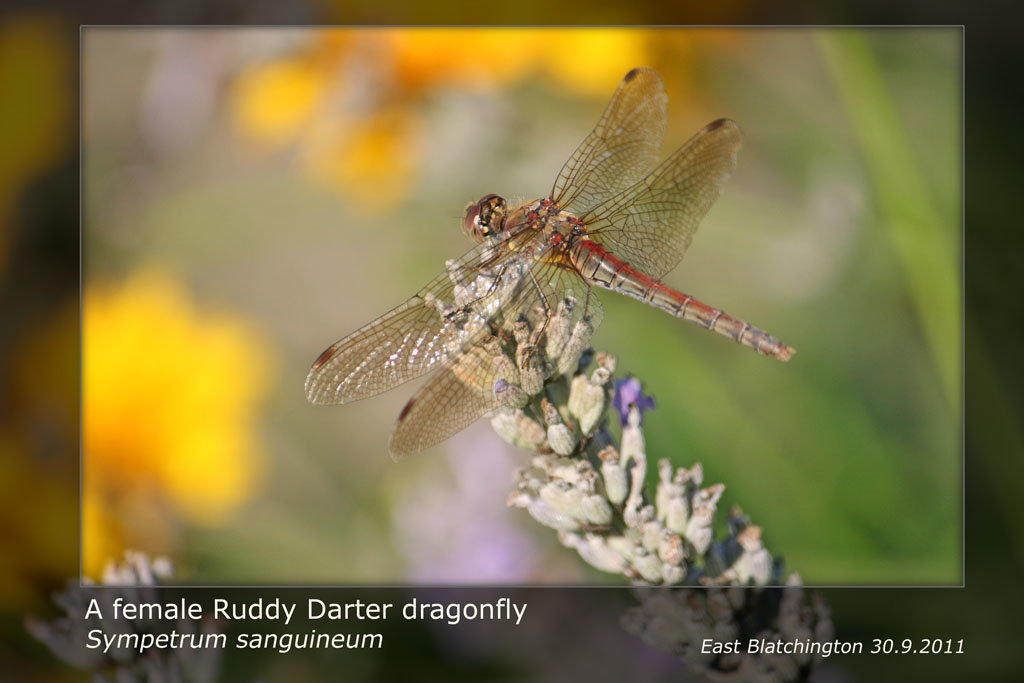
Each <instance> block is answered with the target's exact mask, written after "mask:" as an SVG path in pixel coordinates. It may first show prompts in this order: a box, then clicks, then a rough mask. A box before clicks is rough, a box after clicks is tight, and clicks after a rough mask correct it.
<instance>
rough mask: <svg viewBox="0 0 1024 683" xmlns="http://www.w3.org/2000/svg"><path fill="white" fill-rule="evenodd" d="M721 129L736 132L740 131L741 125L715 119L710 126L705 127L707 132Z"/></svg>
mask: <svg viewBox="0 0 1024 683" xmlns="http://www.w3.org/2000/svg"><path fill="white" fill-rule="evenodd" d="M719 128H735V129H736V130H739V128H740V127H739V124H738V123H736V122H735V121H733V120H732V119H715V120H714V121H712V122H711V123H709V124H708V125H706V126H704V130H707V131H712V130H718V129H719Z"/></svg>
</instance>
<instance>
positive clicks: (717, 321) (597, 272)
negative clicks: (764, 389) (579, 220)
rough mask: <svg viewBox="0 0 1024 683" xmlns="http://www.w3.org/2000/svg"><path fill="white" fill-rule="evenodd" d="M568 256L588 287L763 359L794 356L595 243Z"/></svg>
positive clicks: (574, 249) (759, 332)
mask: <svg viewBox="0 0 1024 683" xmlns="http://www.w3.org/2000/svg"><path fill="white" fill-rule="evenodd" d="M569 257H570V260H571V261H572V264H573V266H574V267H575V268H576V269H577V271H579V273H580V275H582V276H583V278H584V279H585V280H586V281H587V282H588V283H590V284H593V285H597V286H599V287H604V288H605V289H610V290H612V291H615V292H618V293H619V294H625V295H626V296H629V297H632V298H634V299H637V300H638V301H642V302H644V303H645V304H650V305H651V306H654V307H655V308H659V309H661V310H663V311H665V312H666V313H668V314H669V315H671V316H673V317H676V318H682V319H683V320H687V321H689V322H692V323H696V324H697V325H700V326H701V327H703V328H705V329H707V330H711V331H712V332H716V333H718V334H720V335H722V336H724V337H729V338H730V339H732V340H733V341H736V342H739V343H740V344H742V345H743V346H746V347H748V348H751V349H753V350H755V351H757V352H758V353H761V354H764V355H766V356H774V357H775V358H778V359H779V360H783V361H786V360H789V358H790V356H792V355H793V354H794V353H795V351H794V349H793V348H791V347H789V346H786V345H785V344H783V343H782V342H780V341H779V340H778V339H776V338H775V337H773V336H772V335H770V334H768V333H767V332H764V331H763V330H759V329H758V328H756V327H754V326H753V325H751V324H750V323H747V322H745V321H743V320H740V319H739V318H734V317H732V316H731V315H729V314H728V313H726V312H725V311H723V310H722V309H720V308H715V307H713V306H708V305H707V304H705V303H703V302H701V301H698V300H697V299H695V298H693V297H692V296H690V295H689V294H683V293H682V292H677V291H676V290H674V289H672V288H671V287H669V286H668V285H665V284H663V283H662V282H661V281H659V280H656V279H654V278H652V277H650V276H649V275H645V274H644V273H642V272H640V271H639V270H637V269H636V268H633V267H632V266H630V265H629V264H628V263H626V262H625V261H623V260H622V259H620V258H618V257H617V256H615V255H614V254H612V253H611V252H609V251H608V250H607V249H605V248H604V247H603V246H601V245H600V244H598V243H596V242H592V241H590V240H580V241H579V242H577V243H576V244H574V245H573V246H572V249H571V250H570V252H569Z"/></svg>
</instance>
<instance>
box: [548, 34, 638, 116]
mask: <svg viewBox="0 0 1024 683" xmlns="http://www.w3.org/2000/svg"><path fill="white" fill-rule="evenodd" d="M649 34H650V31H649V30H637V29H616V28H599V29H579V30H573V31H566V32H565V33H564V34H562V33H561V32H559V35H558V36H557V38H556V37H555V36H552V40H551V41H550V43H551V45H550V48H549V49H547V50H545V51H544V55H543V62H542V64H543V66H544V68H545V69H546V70H547V71H548V73H550V74H551V75H552V76H554V77H555V79H556V80H557V81H558V82H559V83H561V84H562V85H563V86H564V87H566V88H568V89H569V90H570V91H573V92H575V93H577V94H580V95H587V96H591V97H596V98H598V99H603V98H605V97H609V96H610V95H611V93H612V89H613V88H614V87H615V86H616V85H618V79H620V78H622V76H624V75H625V74H626V72H627V71H629V70H630V69H632V68H634V67H637V66H649V64H648V60H649V55H650V51H649V49H648V46H647V38H646V36H647V35H649Z"/></svg>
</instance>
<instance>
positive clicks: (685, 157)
mask: <svg viewBox="0 0 1024 683" xmlns="http://www.w3.org/2000/svg"><path fill="white" fill-rule="evenodd" d="M742 139H743V134H742V133H741V132H740V127H739V126H738V125H736V123H735V122H734V121H730V120H729V119H718V120H717V121H713V122H711V123H709V124H708V125H707V126H705V127H704V128H703V129H702V130H701V131H700V132H698V133H697V134H696V135H694V136H693V137H692V138H690V140H689V141H688V142H687V143H686V144H685V145H683V146H682V147H681V148H679V149H678V150H677V151H676V152H675V154H673V155H672V156H670V157H669V158H668V159H666V160H665V161H664V162H662V163H661V165H660V166H658V167H657V168H656V169H654V171H652V172H651V174H650V175H649V176H647V177H646V178H644V179H643V180H642V181H640V182H638V183H636V184H635V185H633V186H632V187H629V188H628V189H626V190H625V191H623V192H621V193H620V194H618V195H617V196H615V197H612V198H611V199H608V200H607V201H605V202H604V203H603V204H601V205H600V206H597V207H594V208H593V209H592V210H591V211H590V212H589V213H587V214H586V215H584V216H581V218H583V220H584V222H586V223H587V229H588V231H589V232H590V236H591V238H592V239H593V240H594V241H596V242H599V243H601V244H603V245H604V246H606V247H607V248H608V249H609V250H610V251H612V252H613V253H615V254H616V255H617V256H618V257H619V258H621V259H623V260H625V261H628V262H629V263H630V264H631V265H632V266H634V267H636V268H638V269H639V270H642V271H643V272H644V273H646V274H647V275H650V276H651V277H653V278H662V277H664V276H665V274H666V273H668V272H669V271H670V270H672V269H673V268H675V267H676V265H677V264H678V263H679V261H680V260H681V259H682V258H683V254H685V253H686V250H687V249H688V248H689V246H690V242H691V241H692V240H693V235H694V233H695V232H697V226H698V225H699V224H700V221H701V219H703V218H704V215H705V214H707V212H708V209H710V208H711V205H712V204H713V203H714V202H715V200H716V199H717V198H718V195H719V194H720V193H721V188H722V184H723V183H724V182H725V180H726V178H728V177H729V175H730V174H731V173H732V171H733V170H734V169H735V168H736V153H737V152H738V151H739V148H740V144H741V142H742Z"/></svg>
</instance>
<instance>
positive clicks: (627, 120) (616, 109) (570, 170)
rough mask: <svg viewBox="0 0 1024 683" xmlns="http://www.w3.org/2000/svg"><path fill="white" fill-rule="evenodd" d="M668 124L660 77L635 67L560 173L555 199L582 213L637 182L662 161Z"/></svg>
mask: <svg viewBox="0 0 1024 683" xmlns="http://www.w3.org/2000/svg"><path fill="white" fill-rule="evenodd" d="M667 125H668V96H667V95H665V84H664V82H663V81H662V80H661V76H659V75H658V72H656V71H654V70H653V69H650V68H647V67H641V68H637V69H633V70H632V71H630V72H629V73H627V74H626V76H625V78H623V79H622V82H621V83H620V84H619V87H618V89H617V90H616V91H615V93H614V94H613V95H612V99H611V101H610V102H608V106H607V107H606V108H605V110H604V114H602V115H601V119H600V120H599V121H598V122H597V126H595V127H594V130H593V131H591V133H590V135H588V136H587V137H586V139H585V140H584V141H583V142H582V144H580V146H579V147H578V148H576V151H575V152H573V154H572V156H571V157H569V160H568V161H567V162H565V165H564V166H563V167H562V170H561V171H559V173H558V178H557V179H556V180H555V186H554V188H553V189H552V190H551V199H553V200H554V201H556V202H558V204H559V205H560V206H561V207H563V208H566V209H568V210H570V211H572V212H573V213H575V214H577V215H579V214H582V213H585V212H586V211H587V210H588V209H590V208H592V207H594V206H596V205H598V204H600V203H601V202H603V201H605V200H607V199H608V198H610V197H612V196H614V195H616V194H618V193H619V192H621V191H622V190H624V189H626V188H627V187H629V186H630V185H632V184H634V183H636V182H637V181H639V180H640V179H641V178H643V177H644V175H645V174H646V173H647V172H648V171H649V170H650V169H651V168H652V167H653V166H654V164H655V163H656V162H657V160H658V156H657V155H658V149H659V148H660V147H661V143H662V141H663V140H664V139H665V130H666V128H667Z"/></svg>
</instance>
